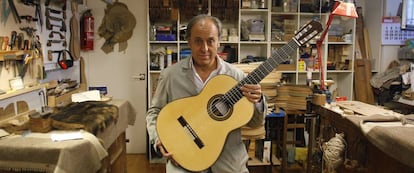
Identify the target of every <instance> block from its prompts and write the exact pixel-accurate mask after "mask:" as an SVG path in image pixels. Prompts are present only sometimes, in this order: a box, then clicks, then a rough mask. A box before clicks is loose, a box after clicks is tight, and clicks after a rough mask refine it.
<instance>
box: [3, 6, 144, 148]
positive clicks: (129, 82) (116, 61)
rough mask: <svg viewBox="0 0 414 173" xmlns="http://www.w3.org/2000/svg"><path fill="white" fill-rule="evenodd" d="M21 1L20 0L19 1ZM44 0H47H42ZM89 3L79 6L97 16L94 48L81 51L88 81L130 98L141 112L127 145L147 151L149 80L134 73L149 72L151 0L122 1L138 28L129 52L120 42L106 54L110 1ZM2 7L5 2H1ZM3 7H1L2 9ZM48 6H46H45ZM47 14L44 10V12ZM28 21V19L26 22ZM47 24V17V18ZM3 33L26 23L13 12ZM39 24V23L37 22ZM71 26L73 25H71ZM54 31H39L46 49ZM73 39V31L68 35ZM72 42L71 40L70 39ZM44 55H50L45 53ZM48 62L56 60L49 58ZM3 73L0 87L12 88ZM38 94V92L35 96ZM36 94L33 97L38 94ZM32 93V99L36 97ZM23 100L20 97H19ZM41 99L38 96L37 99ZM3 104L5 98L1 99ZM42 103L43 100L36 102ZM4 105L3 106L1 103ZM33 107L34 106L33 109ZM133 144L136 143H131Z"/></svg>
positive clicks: (65, 73) (66, 73) (63, 73)
mask: <svg viewBox="0 0 414 173" xmlns="http://www.w3.org/2000/svg"><path fill="white" fill-rule="evenodd" d="M15 2H16V3H17V0H15ZM41 2H42V3H44V1H41ZM84 2H86V3H85V5H83V6H79V12H83V11H82V10H84V9H86V8H90V9H92V13H93V16H94V18H95V42H94V50H93V51H89V52H81V56H82V57H84V59H85V68H86V69H85V71H86V80H87V84H88V85H106V86H107V87H108V92H109V95H110V96H112V97H113V98H115V99H126V100H128V101H130V103H131V104H132V105H133V107H134V108H135V110H136V112H137V117H136V121H135V125H134V126H130V127H129V128H128V130H127V138H129V139H130V144H128V146H127V152H129V153H145V152H146V128H145V127H146V126H145V111H146V107H147V106H146V104H147V103H146V100H147V98H146V80H144V81H141V80H138V79H136V78H134V76H138V75H139V74H140V73H144V74H146V73H147V56H146V55H147V52H146V51H147V42H146V40H147V27H146V23H147V20H146V18H147V5H146V3H147V1H144V0H138V1H137V0H122V1H120V2H122V3H125V4H127V6H128V8H129V10H130V11H131V12H132V13H133V14H134V16H135V18H136V27H135V29H134V31H133V35H132V37H131V38H130V39H129V40H128V48H127V49H126V51H125V52H118V45H116V46H115V51H114V52H111V53H108V54H105V53H104V52H103V51H102V50H101V46H102V45H103V43H104V41H105V40H104V39H103V38H100V37H99V35H98V33H97V30H98V28H99V26H100V25H101V23H102V19H103V16H104V10H105V8H106V4H105V3H104V1H98V0H84ZM0 7H1V4H0ZM0 9H1V8H0ZM42 9H43V10H44V9H45V8H44V7H43V8H42ZM18 10H19V9H18ZM67 12H68V13H67V14H68V19H67V22H66V23H67V24H68V23H69V19H70V17H71V14H70V8H69V9H68V11H67ZM19 13H20V15H25V14H34V11H31V9H30V8H28V10H26V9H23V10H19ZM42 14H44V13H42ZM23 22H24V21H23ZM43 23H45V20H43ZM1 25H2V26H1V27H0V35H1V36H9V35H10V32H11V31H12V30H16V31H18V32H19V27H21V26H23V25H26V24H25V23H22V24H20V25H18V24H16V23H15V22H14V20H13V18H12V14H10V15H9V18H8V20H7V23H4V24H3V23H1ZM34 26H35V25H34ZM68 29H69V28H68ZM49 32H50V31H47V30H45V27H44V26H43V29H42V30H40V28H38V34H39V35H40V36H41V40H42V44H43V46H44V47H43V49H44V50H45V47H46V41H45V40H47V39H48V34H49ZM66 37H67V38H69V33H67V35H66ZM68 43H69V42H68ZM44 57H45V58H46V57H47V54H46V53H44ZM45 62H46V63H55V60H54V61H52V62H49V61H47V58H46V59H45ZM78 68H79V67H75V68H72V70H70V71H63V70H58V71H54V72H52V73H50V75H49V76H48V79H47V80H49V79H51V78H55V79H62V78H65V77H75V78H76V77H79V69H78ZM2 72H3V73H2V74H1V78H0V80H1V82H0V89H4V90H8V88H9V87H8V79H9V78H11V76H10V74H9V73H7V72H5V71H4V69H3V71H2ZM36 95H37V93H35V96H36ZM35 96H33V97H35ZM33 97H32V96H31V95H30V98H31V99H30V100H34V99H33ZM18 99H20V97H19V98H18ZM37 100H38V99H37ZM0 103H1V104H2V105H5V104H7V103H4V100H2V101H1V102H0ZM34 105H35V106H36V105H37V106H39V103H36V104H34ZM0 106H1V105H0ZM31 109H32V108H31ZM131 144H132V145H131Z"/></svg>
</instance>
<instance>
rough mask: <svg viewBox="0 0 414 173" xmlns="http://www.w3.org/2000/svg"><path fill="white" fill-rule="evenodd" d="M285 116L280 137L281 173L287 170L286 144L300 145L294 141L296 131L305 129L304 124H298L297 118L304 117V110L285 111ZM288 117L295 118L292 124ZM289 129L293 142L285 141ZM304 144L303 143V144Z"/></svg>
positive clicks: (299, 142)
mask: <svg viewBox="0 0 414 173" xmlns="http://www.w3.org/2000/svg"><path fill="white" fill-rule="evenodd" d="M285 112H286V114H285V117H284V118H283V137H282V172H286V169H287V164H288V163H287V160H288V159H287V144H295V145H296V144H301V143H302V141H296V134H295V133H296V129H305V127H306V125H305V123H304V122H303V123H298V122H297V121H296V118H297V116H304V114H305V110H285ZM289 117H293V118H295V119H294V121H293V122H292V123H290V122H289ZM289 129H293V130H294V132H295V133H294V135H293V140H288V139H287V132H288V130H289ZM303 144H304V142H303Z"/></svg>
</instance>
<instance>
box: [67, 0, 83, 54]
mask: <svg viewBox="0 0 414 173" xmlns="http://www.w3.org/2000/svg"><path fill="white" fill-rule="evenodd" d="M77 7H78V4H77V3H76V2H74V1H72V2H71V11H72V14H78V8H77ZM79 43H80V34H79V20H78V18H77V15H72V17H71V18H70V39H69V51H70V52H72V55H73V58H74V59H75V60H78V59H79V58H80V50H81V49H80V44H79Z"/></svg>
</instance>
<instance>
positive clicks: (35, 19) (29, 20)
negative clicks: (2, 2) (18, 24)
mask: <svg viewBox="0 0 414 173" xmlns="http://www.w3.org/2000/svg"><path fill="white" fill-rule="evenodd" d="M20 19H24V20H26V22H32V21H38V20H39V19H38V18H35V17H33V16H30V15H24V16H20Z"/></svg>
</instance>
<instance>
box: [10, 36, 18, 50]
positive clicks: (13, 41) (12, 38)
mask: <svg viewBox="0 0 414 173" xmlns="http://www.w3.org/2000/svg"><path fill="white" fill-rule="evenodd" d="M16 37H17V32H16V31H12V32H11V36H10V43H9V46H10V50H13V48H14V46H15V45H16Z"/></svg>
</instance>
